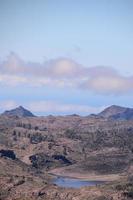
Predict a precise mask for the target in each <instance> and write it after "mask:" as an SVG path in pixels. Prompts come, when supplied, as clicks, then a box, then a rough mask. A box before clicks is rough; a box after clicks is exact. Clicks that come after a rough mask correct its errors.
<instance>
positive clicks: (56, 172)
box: [48, 168, 121, 182]
mask: <svg viewBox="0 0 133 200" xmlns="http://www.w3.org/2000/svg"><path fill="white" fill-rule="evenodd" d="M48 174H49V175H51V176H56V177H57V176H59V177H64V178H73V179H80V180H85V181H107V182H109V181H116V180H118V179H120V177H121V175H120V174H104V175H97V174H94V173H93V174H92V173H91V174H89V173H86V174H85V173H80V172H79V173H78V172H68V171H65V168H56V169H53V170H50V171H49V172H48Z"/></svg>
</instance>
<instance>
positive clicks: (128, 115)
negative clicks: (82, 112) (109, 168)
mask: <svg viewBox="0 0 133 200" xmlns="http://www.w3.org/2000/svg"><path fill="white" fill-rule="evenodd" d="M2 116H17V117H35V115H33V114H32V113H31V112H30V111H29V110H27V109H25V108H23V107H22V106H19V107H17V108H15V109H12V110H9V111H5V112H4V113H2ZM71 116H75V115H71ZM76 116H78V115H76ZM90 116H93V117H102V118H106V119H112V120H131V119H133V108H126V107H121V106H117V105H112V106H110V107H108V108H106V109H104V110H103V111H102V112H100V113H99V114H97V115H94V114H91V115H90Z"/></svg>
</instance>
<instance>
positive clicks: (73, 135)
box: [0, 106, 133, 200]
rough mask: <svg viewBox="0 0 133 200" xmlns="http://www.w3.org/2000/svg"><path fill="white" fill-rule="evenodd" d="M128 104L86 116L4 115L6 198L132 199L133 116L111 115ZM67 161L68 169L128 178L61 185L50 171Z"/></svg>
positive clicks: (1, 162) (0, 148)
mask: <svg viewBox="0 0 133 200" xmlns="http://www.w3.org/2000/svg"><path fill="white" fill-rule="evenodd" d="M20 110H22V109H20ZM111 110H112V111H111ZM116 110H117V111H116ZM127 110H128V109H127V108H121V107H119V108H118V109H116V106H115V107H114V106H113V108H111V107H110V108H108V109H106V110H105V111H103V113H102V114H100V115H102V116H92V115H91V116H86V117H81V116H78V115H70V116H58V117H55V116H47V117H33V116H31V117H30V116H29V117H27V116H26V117H24V116H23V117H20V115H19V117H18V116H17V117H16V114H15V115H8V114H7V115H1V116H0V185H1V189H0V199H5V200H9V199H11V200H12V199H13V198H14V195H15V197H16V199H18V200H22V199H26V198H27V199H45V200H47V199H49V200H53V199H57V200H60V199H66V200H74V199H76V200H83V199H87V200H89V199H91V200H98V199H104V200H112V199H113V200H118V199H131V198H132V197H131V196H132V195H133V192H132V188H133V186H132V184H131V181H130V182H129V180H128V176H129V177H131V176H130V175H131V174H132V172H133V120H132V119H131V118H130V120H128V119H126V120H125V118H123V119H122V120H116V119H115V120H114V118H113V117H111V116H114V115H122V113H125V112H126V111H127ZM9 112H10V111H9ZM109 113H110V114H109ZM110 117H111V118H110ZM118 119H120V118H118ZM62 167H63V170H64V171H63V172H64V173H66V172H67V173H71V174H74V173H75V174H80V175H82V174H85V176H87V175H90V174H93V175H96V176H98V177H101V176H103V177H121V178H122V180H121V181H120V182H119V180H118V182H116V181H115V182H111V183H110V185H108V186H104V187H102V188H101V187H93V188H88V187H87V188H82V189H66V188H60V187H58V186H55V185H52V184H51V183H50V180H51V176H50V175H48V172H49V171H51V170H55V169H57V168H62ZM129 174H130V175H129ZM8 177H9V178H8ZM5 194H6V195H5ZM121 195H122V196H121ZM118 197H119V198H118ZM130 197H131V198H130Z"/></svg>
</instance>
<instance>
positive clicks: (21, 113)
mask: <svg viewBox="0 0 133 200" xmlns="http://www.w3.org/2000/svg"><path fill="white" fill-rule="evenodd" d="M1 115H2V116H17V117H35V115H33V114H32V112H30V111H29V110H27V109H25V108H24V107H23V106H19V107H17V108H14V109H12V110H7V111H5V112H3V113H2V114H1Z"/></svg>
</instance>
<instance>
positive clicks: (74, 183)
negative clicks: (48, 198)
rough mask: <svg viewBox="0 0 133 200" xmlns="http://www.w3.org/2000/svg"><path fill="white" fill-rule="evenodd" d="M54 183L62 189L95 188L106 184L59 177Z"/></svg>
mask: <svg viewBox="0 0 133 200" xmlns="http://www.w3.org/2000/svg"><path fill="white" fill-rule="evenodd" d="M53 183H54V184H56V185H58V186H61V187H72V188H80V187H83V186H95V185H99V184H103V183H105V182H104V181H85V180H81V179H74V178H66V177H59V176H57V177H56V178H55V179H54V180H53Z"/></svg>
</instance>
